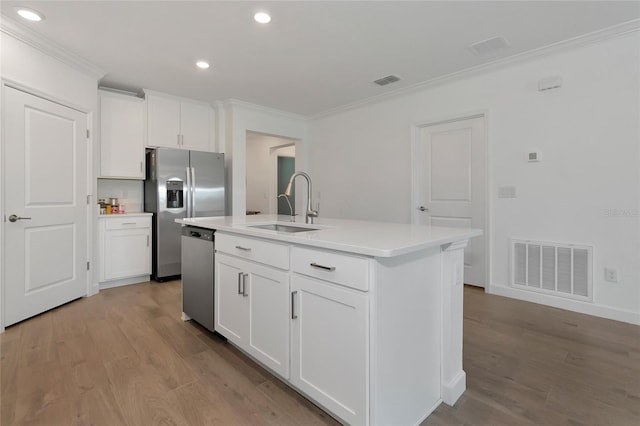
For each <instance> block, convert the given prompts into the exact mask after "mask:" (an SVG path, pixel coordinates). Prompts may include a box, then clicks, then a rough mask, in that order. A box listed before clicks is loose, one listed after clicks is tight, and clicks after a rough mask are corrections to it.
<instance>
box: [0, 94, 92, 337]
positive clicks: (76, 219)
mask: <svg viewBox="0 0 640 426" xmlns="http://www.w3.org/2000/svg"><path fill="white" fill-rule="evenodd" d="M4 94H5V97H4V98H5V104H4V107H5V108H4V120H3V123H4V148H5V156H4V165H3V166H4V167H3V170H4V179H3V180H4V182H5V185H4V186H5V203H4V206H5V211H4V212H3V214H4V227H5V251H4V253H5V263H4V264H5V298H4V312H5V326H8V325H11V324H14V323H16V322H18V321H22V320H23V319H26V318H29V317H31V316H33V315H36V314H39V313H41V312H43V311H46V310H48V309H51V308H53V307H56V306H59V305H61V304H63V303H66V302H68V301H70V300H73V299H76V298H78V297H81V296H84V295H85V294H86V291H87V286H86V283H87V273H86V262H87V202H86V195H87V165H86V162H87V140H86V132H87V117H86V115H85V114H84V113H82V112H79V111H76V110H74V109H71V108H67V107H65V106H62V105H60V104H56V103H53V102H50V101H47V100H45V99H42V98H39V97H37V96H33V95H30V94H28V93H25V92H22V91H20V90H16V89H13V88H9V87H6V88H5V92H4Z"/></svg>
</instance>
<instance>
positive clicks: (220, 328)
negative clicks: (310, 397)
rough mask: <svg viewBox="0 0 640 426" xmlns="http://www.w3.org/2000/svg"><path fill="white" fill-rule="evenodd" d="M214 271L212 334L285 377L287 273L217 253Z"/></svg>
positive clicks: (287, 329) (287, 311)
mask: <svg viewBox="0 0 640 426" xmlns="http://www.w3.org/2000/svg"><path fill="white" fill-rule="evenodd" d="M218 238H219V237H218ZM215 271H216V272H215V273H216V275H215V280H216V285H215V291H216V295H215V296H216V297H215V301H216V302H215V328H216V331H217V332H218V333H220V334H222V335H223V336H225V337H226V338H227V339H228V340H229V341H231V342H232V343H234V344H236V345H237V346H238V347H240V348H241V349H243V350H244V351H246V352H247V353H248V354H250V355H252V356H253V357H254V358H255V359H257V360H258V361H260V362H261V363H263V364H264V365H265V366H266V367H269V368H270V369H272V370H273V371H274V372H276V373H278V374H279V375H281V376H282V377H284V378H288V377H289V312H290V311H289V273H288V272H287V271H282V270H279V269H276V268H272V267H269V266H265V265H262V264H259V263H256V262H252V261H248V260H244V259H240V258H237V257H234V256H229V255H226V254H223V253H220V252H217V253H216V257H215Z"/></svg>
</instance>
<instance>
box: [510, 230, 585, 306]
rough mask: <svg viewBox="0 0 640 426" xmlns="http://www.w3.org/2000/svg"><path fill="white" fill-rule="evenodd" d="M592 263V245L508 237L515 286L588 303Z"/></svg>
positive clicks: (512, 277)
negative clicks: (509, 239)
mask: <svg viewBox="0 0 640 426" xmlns="http://www.w3.org/2000/svg"><path fill="white" fill-rule="evenodd" d="M592 264H593V247H592V246H586V245H579V244H557V243H550V242H544V241H532V240H520V239H512V240H511V271H512V274H511V285H512V286H513V287H514V288H519V289H522V290H528V291H535V292H539V293H546V294H552V295H554V296H560V297H565V298H569V299H577V300H582V301H587V302H591V301H592V300H593V268H592Z"/></svg>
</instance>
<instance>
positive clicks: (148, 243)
mask: <svg viewBox="0 0 640 426" xmlns="http://www.w3.org/2000/svg"><path fill="white" fill-rule="evenodd" d="M147 247H149V236H148V235H147Z"/></svg>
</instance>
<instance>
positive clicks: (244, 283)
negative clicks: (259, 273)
mask: <svg viewBox="0 0 640 426" xmlns="http://www.w3.org/2000/svg"><path fill="white" fill-rule="evenodd" d="M248 276H249V274H242V297H247V296H249V293H248V292H247V277H248Z"/></svg>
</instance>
